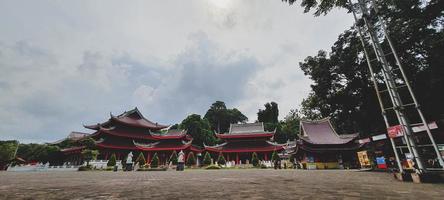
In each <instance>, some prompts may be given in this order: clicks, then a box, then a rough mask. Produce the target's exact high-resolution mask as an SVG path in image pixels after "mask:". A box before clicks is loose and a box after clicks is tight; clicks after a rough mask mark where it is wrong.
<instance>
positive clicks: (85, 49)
mask: <svg viewBox="0 0 444 200" xmlns="http://www.w3.org/2000/svg"><path fill="white" fill-rule="evenodd" d="M351 25H352V18H351V16H350V15H349V14H347V13H346V12H345V11H344V10H336V11H334V12H332V13H331V14H329V15H327V16H321V17H314V16H313V15H312V14H304V13H303V12H302V9H301V8H300V7H299V6H298V5H293V6H289V5H288V4H285V3H282V2H281V1H279V0H254V1H253V0H251V1H247V0H245V1H239V0H187V1H184V0H162V1H145V0H144V1H142V0H141V1H111V0H106V1H105V0H103V1H90V0H85V1H82V0H75V1H55V0H47V1H45V0H39V1H20V0H10V1H7V0H1V1H0V27H1V28H0V70H1V71H0V95H1V96H0V140H6V139H18V140H20V141H21V142H51V141H55V140H58V139H60V138H63V137H65V136H66V135H68V134H69V132H71V131H88V130H86V129H84V128H83V126H82V124H95V123H98V122H102V121H105V120H107V119H108V118H109V113H110V112H112V113H113V114H120V113H121V112H123V111H125V110H130V109H132V108H134V107H135V106H137V107H138V108H139V109H140V110H141V112H142V113H143V114H144V115H145V117H147V118H149V119H151V120H152V121H155V122H159V123H163V124H174V123H180V121H181V120H182V119H184V118H185V117H186V116H187V115H189V114H192V113H197V114H201V115H204V114H205V112H206V110H207V109H208V108H209V106H210V105H211V103H213V102H214V101H216V100H221V101H224V102H225V103H226V104H227V106H228V107H229V108H232V107H236V108H238V109H239V110H240V111H241V112H243V113H244V114H245V115H247V117H248V118H249V121H250V122H252V121H254V120H256V119H257V116H256V113H257V111H258V109H260V108H263V104H265V103H266V102H269V101H275V102H277V103H278V104H279V110H280V118H283V117H284V116H285V115H286V114H287V113H288V111H289V110H290V109H294V108H299V105H300V102H301V101H302V99H303V98H304V97H306V96H307V94H308V91H309V90H310V80H309V79H308V78H307V77H304V75H303V72H302V71H301V70H300V68H299V65H298V63H299V62H301V61H303V59H304V58H305V57H306V56H310V55H315V54H316V52H317V51H318V50H320V49H327V50H328V49H329V48H330V46H331V45H332V44H333V42H334V41H336V38H337V37H338V35H339V34H340V33H342V32H343V31H344V30H345V29H347V28H348V27H349V26H351Z"/></svg>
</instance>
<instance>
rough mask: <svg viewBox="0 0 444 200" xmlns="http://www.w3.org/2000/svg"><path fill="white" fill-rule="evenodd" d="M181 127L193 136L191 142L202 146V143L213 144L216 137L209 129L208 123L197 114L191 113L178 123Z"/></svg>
mask: <svg viewBox="0 0 444 200" xmlns="http://www.w3.org/2000/svg"><path fill="white" fill-rule="evenodd" d="M180 128H181V129H186V130H187V131H188V134H189V135H191V136H192V137H193V144H194V145H197V146H201V147H203V144H206V145H214V144H215V142H216V137H215V136H214V133H213V131H211V128H210V123H209V122H208V120H206V119H202V118H201V117H200V115H198V114H191V115H189V116H188V117H187V118H186V119H184V120H183V121H182V123H181V124H180Z"/></svg>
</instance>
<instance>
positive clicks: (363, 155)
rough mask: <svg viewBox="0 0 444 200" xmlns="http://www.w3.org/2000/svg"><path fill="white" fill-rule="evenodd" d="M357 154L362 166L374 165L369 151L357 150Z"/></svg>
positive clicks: (369, 166)
mask: <svg viewBox="0 0 444 200" xmlns="http://www.w3.org/2000/svg"><path fill="white" fill-rule="evenodd" d="M357 154H358V159H359V164H361V168H371V167H372V164H371V162H370V159H369V155H368V153H367V151H359V152H357Z"/></svg>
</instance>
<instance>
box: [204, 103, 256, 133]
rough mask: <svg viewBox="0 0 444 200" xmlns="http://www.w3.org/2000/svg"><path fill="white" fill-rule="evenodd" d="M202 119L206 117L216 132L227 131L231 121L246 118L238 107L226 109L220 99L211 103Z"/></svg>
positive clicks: (236, 121)
mask: <svg viewBox="0 0 444 200" xmlns="http://www.w3.org/2000/svg"><path fill="white" fill-rule="evenodd" d="M204 119H207V120H208V122H209V123H210V125H211V128H212V130H216V131H217V132H218V133H224V132H227V131H228V129H229V127H230V124H232V123H238V122H246V121H247V120H248V118H247V117H246V116H245V115H244V114H242V113H241V112H240V111H239V110H238V109H236V108H233V109H227V107H226V106H225V103H224V102H222V101H216V102H215V103H213V104H212V105H211V107H210V109H208V111H207V112H206V113H205V116H204Z"/></svg>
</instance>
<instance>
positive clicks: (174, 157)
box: [169, 151, 177, 165]
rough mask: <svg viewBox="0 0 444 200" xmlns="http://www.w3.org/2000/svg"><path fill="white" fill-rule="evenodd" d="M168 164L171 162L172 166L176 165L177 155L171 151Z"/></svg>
mask: <svg viewBox="0 0 444 200" xmlns="http://www.w3.org/2000/svg"><path fill="white" fill-rule="evenodd" d="M169 162H171V163H172V164H173V165H177V153H176V151H173V153H172V154H171V156H170V160H169Z"/></svg>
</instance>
